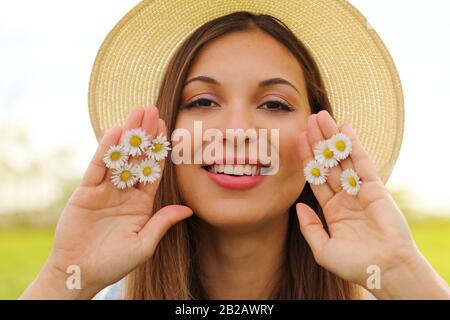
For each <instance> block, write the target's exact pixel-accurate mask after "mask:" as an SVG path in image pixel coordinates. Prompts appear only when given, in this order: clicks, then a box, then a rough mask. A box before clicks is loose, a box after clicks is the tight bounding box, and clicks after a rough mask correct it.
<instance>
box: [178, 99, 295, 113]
mask: <svg viewBox="0 0 450 320" xmlns="http://www.w3.org/2000/svg"><path fill="white" fill-rule="evenodd" d="M200 101H202V102H205V101H206V102H212V103H214V101H212V100H211V99H207V98H198V99H195V100H193V101H191V102H189V103H187V104H185V105H184V106H182V108H186V109H192V108H195V107H207V108H209V106H195V104H196V103H198V102H200ZM268 103H276V104H279V105H281V108H280V109H267V108H266V110H269V111H287V112H292V111H294V108H292V107H291V106H289V105H288V104H286V103H284V102H281V101H278V100H270V101H267V102H266V103H264V104H263V105H266V104H268Z"/></svg>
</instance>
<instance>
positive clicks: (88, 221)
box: [21, 107, 192, 299]
mask: <svg viewBox="0 0 450 320" xmlns="http://www.w3.org/2000/svg"><path fill="white" fill-rule="evenodd" d="M138 127H141V128H143V129H144V130H145V131H146V132H147V134H149V135H150V136H151V137H155V136H156V135H158V134H159V133H162V134H163V135H167V132H166V131H167V129H166V126H165V123H164V121H163V120H161V119H159V115H158V110H157V108H156V107H149V108H145V109H144V108H135V109H133V110H132V112H131V113H130V114H129V116H128V119H127V121H126V123H125V125H124V128H123V129H124V130H129V129H133V128H138ZM123 129H122V128H117V127H116V128H112V129H110V130H108V131H107V132H106V133H105V135H104V136H103V138H102V140H101V142H100V144H99V147H98V149H97V151H96V153H95V155H94V157H93V159H92V161H91V162H90V164H89V167H88V168H87V170H86V173H85V174H84V177H83V179H82V181H81V183H80V185H79V186H78V188H77V189H76V190H75V192H74V193H73V195H72V197H71V198H70V200H69V201H68V203H67V205H66V207H65V208H64V211H63V212H62V215H61V217H60V219H59V221H58V225H57V228H56V234H55V243H54V247H53V249H52V252H51V254H50V256H49V258H48V260H47V262H46V264H45V266H44V267H43V268H42V270H41V272H40V273H39V275H38V276H37V277H36V279H35V280H34V281H33V283H32V284H31V285H30V286H29V287H28V288H27V290H26V291H25V292H24V293H23V295H22V297H21V298H22V299H27V298H31V299H47V298H56V299H65V298H66V299H67V298H84V299H89V298H92V297H93V296H94V295H95V294H96V293H97V292H99V291H100V290H101V289H103V288H104V287H106V286H108V285H110V284H112V283H114V282H116V281H118V280H120V279H121V278H123V277H124V276H125V275H127V274H128V273H129V272H130V271H132V270H133V269H135V268H136V267H137V266H139V265H140V264H142V263H143V262H145V261H146V260H147V259H149V258H150V257H151V256H152V255H153V253H154V251H155V249H156V246H157V245H158V243H159V241H160V240H161V238H162V237H163V235H164V234H165V233H166V231H167V230H168V229H169V228H170V227H171V226H172V225H174V224H176V223H177V222H179V221H181V220H183V219H185V218H187V217H189V216H191V215H192V210H191V209H190V208H188V207H185V206H180V205H170V206H166V207H164V208H162V209H161V210H159V211H158V212H156V213H153V201H154V198H155V194H156V191H157V189H158V185H159V181H160V179H161V178H159V179H158V180H157V181H156V182H155V183H153V184H148V183H147V184H145V185H142V184H136V186H135V187H132V188H128V189H123V190H120V189H118V188H117V187H115V186H114V185H113V184H112V182H111V179H110V176H111V170H110V169H108V168H106V166H105V164H104V163H103V156H104V154H105V153H106V151H107V150H108V148H109V147H110V146H111V145H113V144H118V143H119V142H120V137H121V135H122V133H123V131H124V130H123ZM141 157H142V156H141ZM135 159H136V160H134V161H131V162H135V161H138V160H139V158H138V157H136V158H135ZM164 161H165V160H161V161H159V164H160V166H161V172H162V171H163V169H164ZM69 266H75V268H76V269H78V268H79V269H78V270H79V271H80V273H79V276H80V280H81V288H80V289H70V288H68V287H67V285H66V281H67V279H68V278H69V277H70V276H71V274H70V273H68V268H69ZM72 268H73V267H72Z"/></svg>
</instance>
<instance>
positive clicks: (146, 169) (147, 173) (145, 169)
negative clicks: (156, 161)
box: [142, 167, 152, 177]
mask: <svg viewBox="0 0 450 320" xmlns="http://www.w3.org/2000/svg"><path fill="white" fill-rule="evenodd" d="M142 173H143V174H144V176H146V177H147V176H149V175H151V174H152V168H151V167H145V168H144V170H142Z"/></svg>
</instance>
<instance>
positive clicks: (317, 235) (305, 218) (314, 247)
mask: <svg viewBox="0 0 450 320" xmlns="http://www.w3.org/2000/svg"><path fill="white" fill-rule="evenodd" d="M296 209H297V217H298V221H299V224H300V230H301V232H302V234H303V236H304V237H305V239H306V242H308V244H309V247H310V248H311V251H312V253H313V255H314V258H315V259H316V261H317V263H319V264H320V262H319V261H321V260H322V256H321V252H323V251H322V248H323V247H324V246H325V244H326V243H327V241H328V240H329V239H330V236H329V235H328V233H327V232H326V231H325V229H324V227H323V224H322V222H321V221H320V219H319V217H318V216H317V214H316V213H315V212H314V210H313V209H311V207H309V206H308V205H306V204H304V203H297V205H296Z"/></svg>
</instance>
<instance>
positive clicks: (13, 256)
mask: <svg viewBox="0 0 450 320" xmlns="http://www.w3.org/2000/svg"><path fill="white" fill-rule="evenodd" d="M410 227H411V230H412V232H413V235H414V239H415V240H416V242H417V244H418V246H419V248H420V250H421V251H422V253H423V254H424V255H425V257H426V258H427V259H428V261H430V263H431V264H432V265H433V267H434V268H435V269H436V270H437V271H438V272H439V274H440V275H441V276H442V277H444V279H445V280H446V281H447V282H448V283H450V236H449V235H450V220H438V219H427V220H424V221H421V222H411V223H410ZM53 235H54V230H53V229H51V230H48V229H45V230H38V229H13V230H0V299H17V298H18V297H19V296H20V294H21V293H22V292H23V290H24V289H25V288H26V287H27V285H28V284H29V283H30V282H31V281H32V280H33V278H34V277H35V276H36V274H37V273H38V271H39V269H40V268H41V267H42V265H43V264H44V262H45V260H46V259H47V256H48V254H49V253H50V250H51V247H52V244H53Z"/></svg>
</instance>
